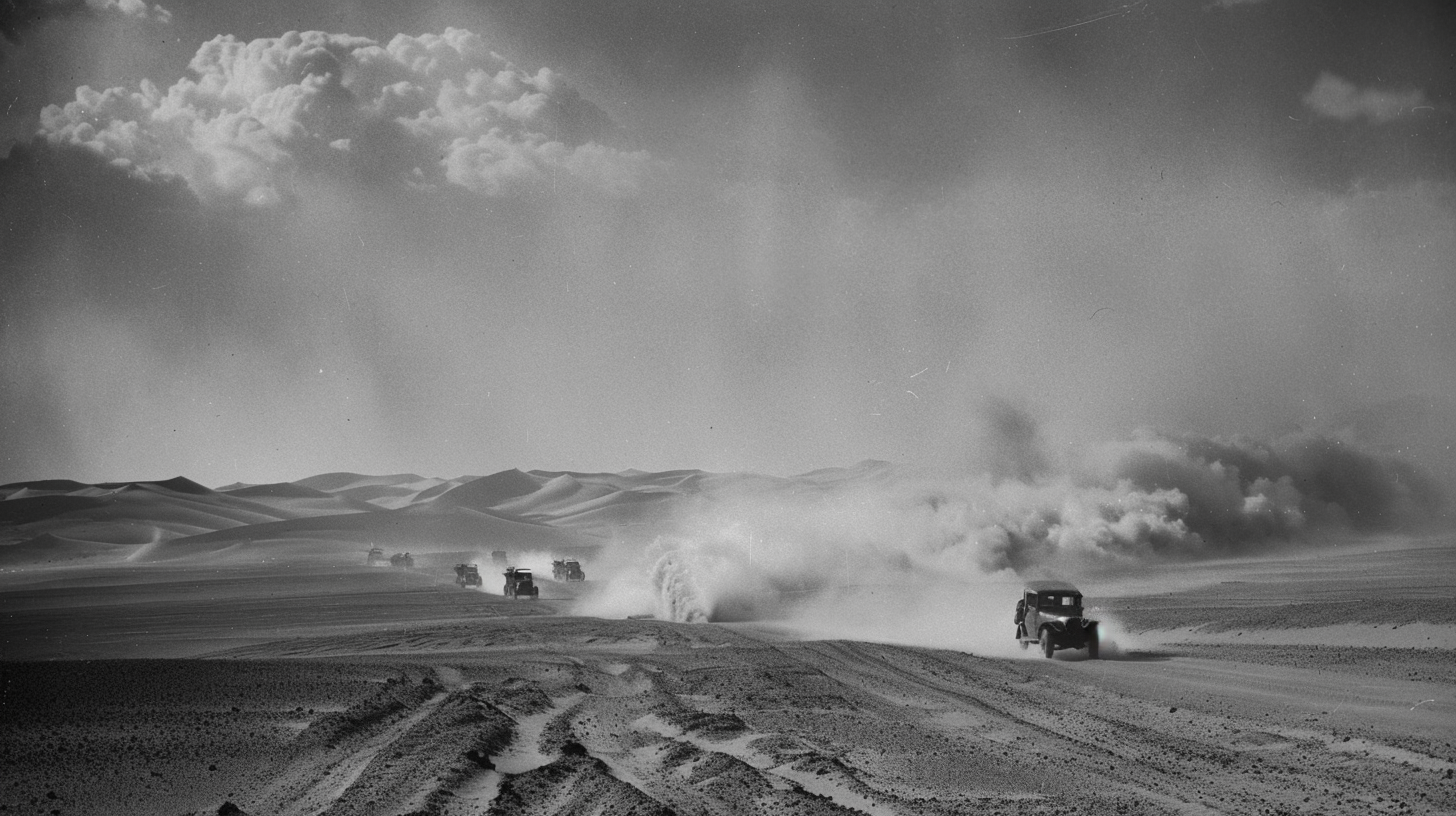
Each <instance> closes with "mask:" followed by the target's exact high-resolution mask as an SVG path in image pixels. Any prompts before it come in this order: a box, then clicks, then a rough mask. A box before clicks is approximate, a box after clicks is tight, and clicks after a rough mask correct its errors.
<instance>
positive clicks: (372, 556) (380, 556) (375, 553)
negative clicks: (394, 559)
mask: <svg viewBox="0 0 1456 816" xmlns="http://www.w3.org/2000/svg"><path fill="white" fill-rule="evenodd" d="M387 560H388V559H386V558H385V557H384V550H382V549H380V548H378V547H370V548H369V558H368V560H366V561H365V562H364V563H366V564H368V565H369V566H371V567H372V566H374V565H375V564H383V563H384V562H385V561H387Z"/></svg>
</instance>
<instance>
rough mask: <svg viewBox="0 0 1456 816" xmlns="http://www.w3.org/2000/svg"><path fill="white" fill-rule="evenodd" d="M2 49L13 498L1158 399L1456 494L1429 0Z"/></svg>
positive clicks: (1448, 257) (1155, 402)
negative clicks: (36, 482)
mask: <svg viewBox="0 0 1456 816" xmlns="http://www.w3.org/2000/svg"><path fill="white" fill-rule="evenodd" d="M385 6H388V7H385ZM0 34H3V38H0V110H3V116H0V156H3V157H4V158H0V482H12V481H20V480H33V479H47V478H70V479H77V480H80V481H87V482H95V481H112V480H129V479H161V478H169V477H172V476H177V475H183V476H187V477H189V478H192V479H194V480H196V481H199V482H202V483H204V484H209V485H213V486H218V485H222V484H227V483H232V482H237V481H243V482H251V483H261V482H273V481H285V480H294V479H299V478H303V477H305V476H309V475H312V474H316V473H322V472H330V471H354V472H362V473H398V472H414V473H419V474H422V475H428V476H440V477H453V476H459V475H463V474H485V473H491V472H495V471H498V470H502V469H505V468H510V467H520V468H522V469H533V468H535V469H546V470H581V471H621V470H624V469H628V468H637V469H641V470H649V471H651V470H666V469H674V468H702V469H706V470H714V471H740V470H741V471H753V472H760V473H770V474H780V475H787V474H792V473H802V472H806V471H809V470H813V469H815V468H821V467H830V466H842V465H850V464H853V463H855V462H858V461H861V460H865V459H877V460H887V461H892V462H897V463H906V464H911V465H923V466H926V467H932V468H940V469H945V470H950V471H954V472H969V473H976V472H983V471H986V470H990V469H992V468H993V466H994V465H995V463H996V461H997V460H998V457H1000V458H1001V459H1004V458H1005V456H1004V454H1005V452H1006V451H1007V450H1008V447H1007V446H1008V444H1009V445H1010V446H1011V447H1010V448H1009V449H1010V450H1011V451H1012V452H1013V453H1015V451H1017V450H1020V448H1017V446H1016V444H1015V441H1016V439H1017V435H1018V434H1019V433H1031V434H1033V435H1035V437H1036V438H1037V439H1038V440H1039V441H1038V444H1039V445H1040V446H1041V448H1043V449H1044V450H1045V451H1047V452H1048V453H1047V454H1046V455H1049V456H1053V457H1061V456H1063V455H1066V456H1073V455H1078V454H1077V452H1079V451H1087V450H1093V449H1095V448H1096V446H1097V445H1098V444H1101V443H1102V442H1105V441H1107V440H1118V439H1128V438H1132V437H1133V436H1135V435H1136V434H1139V433H1146V432H1148V429H1152V430H1153V431H1155V432H1157V433H1162V434H1169V435H1187V436H1183V437H1179V438H1192V437H1198V438H1207V439H1220V440H1236V439H1255V440H1277V439H1280V438H1286V437H1288V436H1289V435H1291V434H1308V433H1319V434H1324V435H1328V436H1329V437H1330V438H1337V439H1343V440H1348V441H1350V442H1351V444H1357V445H1359V446H1360V447H1361V449H1362V450H1371V451H1377V452H1379V453H1380V454H1381V455H1388V456H1393V457H1400V458H1403V459H1405V460H1408V461H1410V462H1413V463H1415V464H1417V465H1419V466H1420V467H1422V468H1424V469H1425V470H1426V471H1428V472H1430V473H1432V474H1434V475H1435V476H1436V477H1437V478H1439V479H1445V480H1447V481H1448V483H1450V482H1451V480H1453V479H1456V451H1453V446H1456V362H1453V361H1456V152H1453V149H1452V145H1453V144H1456V119H1453V108H1452V100H1453V90H1456V45H1453V43H1456V12H1453V11H1452V8H1451V6H1450V5H1449V4H1444V3H1438V2H1432V3H1415V2H1409V3H1403V2H1392V3H1381V4H1370V3H1353V2H1300V0H1266V1H1265V2H1258V1H1257V0H1224V2H1203V3H1128V4H1119V3H1110V2H1081V1H1080V0H1079V1H1076V2H1067V1H1064V0H1059V1H1058V2H1050V1H1049V0H1045V1H1044V0H1037V1H1036V2H1026V1H1025V0H1014V1H1013V0H1006V2H989V3H965V2H957V3H950V2H944V3H934V2H931V3H920V4H904V3H891V2H862V1H860V0H851V1H850V2H844V1H843V0H812V1H810V2H795V3H783V2H777V0H775V1H774V2H768V1H767V0H764V1H763V2H753V1H750V0H739V1H737V2H728V1H727V0H723V1H721V2H707V1H706V0H677V1H676V2H668V0H627V1H626V2H620V3H612V4H604V3H600V2H597V1H596V0H496V1H485V0H482V1H480V2H464V1H463V0H462V1H461V2H437V3H411V4H377V3H362V2H345V1H344V0H330V1H329V2H315V1H313V0H287V2H283V0H271V1H270V0H264V2H257V3H229V2H217V1H215V0H202V1H201V2H195V3H187V4H182V3H180V2H177V1H176V0H172V2H164V3H162V4H156V3H148V2H142V0H10V2H8V3H7V4H5V5H4V6H0ZM1230 444H1232V443H1230ZM1033 475H1034V474H1033Z"/></svg>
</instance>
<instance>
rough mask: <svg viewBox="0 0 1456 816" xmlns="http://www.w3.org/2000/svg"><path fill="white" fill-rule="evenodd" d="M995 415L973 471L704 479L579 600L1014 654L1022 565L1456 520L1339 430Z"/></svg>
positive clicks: (1348, 536) (1253, 546) (1244, 548)
mask: <svg viewBox="0 0 1456 816" xmlns="http://www.w3.org/2000/svg"><path fill="white" fill-rule="evenodd" d="M985 425H986V428H987V439H986V442H985V444H984V445H983V446H982V447H983V449H984V450H985V451H986V453H985V455H984V457H983V458H984V461H985V462H986V467H985V471H984V472H983V473H980V474H978V475H973V476H972V475H965V474H961V475H955V476H949V475H945V474H931V473H926V472H923V471H914V470H911V469H907V468H901V467H896V466H893V465H889V464H886V463H875V462H867V463H862V464H861V465H859V466H856V467H855V468H851V469H848V470H844V471H816V472H815V473H810V474H805V475H803V476H798V477H793V478H790V479H786V480H783V482H782V483H781V484H776V485H773V486H764V485H761V484H760V485H755V486H753V487H751V488H744V487H740V488H739V489H736V490H731V491H729V490H721V491H718V492H716V493H711V492H710V493H708V494H705V495H704V496H703V497H701V501H699V502H698V503H696V504H695V505H694V506H693V507H692V508H691V509H689V510H688V511H685V512H683V513H682V515H681V518H680V519H678V523H677V526H676V529H675V530H674V531H673V532H671V533H666V534H659V535H655V536H652V537H651V538H650V539H648V538H644V540H642V541H639V542H636V543H635V545H634V544H630V543H627V542H624V545H625V546H622V547H620V548H616V550H615V552H614V553H612V554H611V555H609V556H608V557H607V561H606V563H605V564H603V565H602V566H601V571H602V572H603V574H604V575H605V577H607V578H608V579H609V582H608V585H607V586H606V587H604V588H603V590H602V591H601V592H599V593H596V594H594V595H593V596H592V597H590V598H588V599H585V600H583V601H582V604H581V607H580V611H581V612H583V613H584V614H594V615H604V616H628V615H653V616H655V617H659V618H664V619H670V620H676V621H688V622H695V621H715V622H734V621H759V622H765V621H767V622H777V623H779V624H782V625H784V626H786V627H788V628H790V629H792V630H794V631H796V632H799V633H802V634H808V635H811V636H816V637H835V636H843V637H853V638H856V639H868V640H880V641H886V642H895V643H905V644H914V645H929V646H938V647H947V648H957V649H967V650H971V651H976V652H979V653H1003V652H1012V651H1015V650H1016V645H1015V643H1014V640H1013V639H1012V638H1011V636H1010V635H1011V610H1012V607H1013V606H1014V604H1015V600H1016V597H1017V594H1018V592H1019V587H1020V585H1021V583H1022V581H1023V580H1025V579H1033V578H1059V579H1065V580H1071V581H1073V582H1082V583H1084V584H1088V585H1095V584H1099V583H1105V582H1108V581H1115V580H1117V579H1118V578H1119V577H1126V576H1128V575H1130V574H1132V573H1134V572H1136V571H1138V570H1140V569H1142V568H1144V567H1149V566H1154V565H1164V564H1170V563H1174V564H1176V563H1179V562H1188V561H1194V560H1204V559H1211V558H1220V557H1231V556H1245V555H1261V554H1272V553H1277V552H1281V551H1288V550H1294V549H1298V548H1311V547H1321V546H1330V545H1333V544H1337V543H1340V542H1344V541H1349V540H1352V539H1354V538H1356V537H1358V536H1361V535H1367V534H1380V533H1402V532H1414V531H1416V530H1420V529H1422V528H1425V527H1431V526H1435V525H1438V524H1441V523H1442V522H1443V520H1445V517H1444V516H1443V506H1442V491H1441V490H1440V489H1439V486H1438V485H1437V484H1436V483H1435V482H1434V480H1432V479H1431V478H1430V477H1428V476H1426V475H1424V474H1423V473H1422V472H1421V471H1420V470H1419V469H1418V468H1416V467H1415V466H1413V465H1411V464H1409V463H1408V462H1405V461H1404V460H1402V459H1400V458H1398V457H1395V456H1391V455H1388V454H1384V453H1381V452H1378V451H1374V450H1370V449H1367V448H1366V447H1363V446H1362V445H1361V444H1359V443H1358V442H1356V441H1355V440H1354V439H1351V438H1346V437H1342V436H1338V435H1320V434H1316V433H1312V432H1300V433H1295V434H1290V435H1287V436H1284V437H1280V438H1276V439H1272V440H1256V439H1252V438H1246V437H1233V438H1213V437H1198V436H1188V435H1176V434H1169V433H1158V432H1151V431H1145V432H1140V433H1137V434H1134V435H1133V436H1131V437H1130V438H1127V439H1124V440H1119V441H1116V442H1111V443H1106V444H1102V445H1095V446H1089V447H1088V448H1087V449H1086V450H1084V451H1081V452H1078V453H1077V455H1075V456H1066V455H1064V456H1061V457H1058V456H1056V455H1053V453H1052V452H1051V451H1050V450H1049V449H1048V447H1049V446H1047V445H1045V444H1044V443H1043V441H1042V440H1041V439H1040V435H1039V432H1038V429H1037V427H1036V423H1035V422H1034V421H1033V420H1032V419H1030V418H1029V416H1028V415H1027V414H1026V413H1025V412H1021V411H1019V410H1018V409H1016V408H1014V407H1011V406H1008V405H1003V404H993V405H992V406H990V410H988V411H987V412H986V418H985ZM1086 589H1087V587H1086V586H1084V590H1086ZM1088 603H1089V606H1095V604H1096V599H1095V595H1094V594H1093V593H1092V592H1089V598H1088ZM1106 631H1107V633H1108V639H1111V640H1116V641H1121V645H1123V646H1126V645H1127V643H1126V639H1125V636H1118V635H1116V634H1115V633H1116V632H1117V627H1116V624H1115V622H1113V621H1108V622H1107V630H1106ZM1117 645H1118V644H1116V643H1114V644H1112V647H1113V649H1114V650H1115V648H1116V646H1117Z"/></svg>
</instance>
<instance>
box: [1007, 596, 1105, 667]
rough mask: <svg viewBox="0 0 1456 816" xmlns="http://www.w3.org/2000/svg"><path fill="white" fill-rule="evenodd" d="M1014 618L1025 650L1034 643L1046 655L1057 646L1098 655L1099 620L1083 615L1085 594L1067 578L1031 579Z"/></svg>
mask: <svg viewBox="0 0 1456 816" xmlns="http://www.w3.org/2000/svg"><path fill="white" fill-rule="evenodd" d="M1015 620H1016V640H1017V642H1019V643H1020V644H1021V648H1023V649H1025V648H1026V647H1028V646H1030V645H1031V644H1033V643H1035V644H1037V646H1038V647H1039V648H1040V649H1041V652H1042V654H1044V655H1046V656H1047V657H1051V656H1052V654H1053V653H1055V652H1056V651H1057V650H1058V649H1086V650H1087V656H1088V657H1090V658H1093V659H1096V657H1097V652H1098V645H1099V642H1098V635H1099V634H1100V633H1099V632H1098V629H1097V621H1095V620H1088V619H1087V618H1084V617H1082V593H1081V592H1080V591H1078V589H1077V588H1076V587H1074V586H1072V585H1071V584H1069V583H1067V582H1065V581H1028V582H1027V584H1026V588H1025V589H1024V590H1022V593H1021V600H1019V601H1017V602H1016V618H1015Z"/></svg>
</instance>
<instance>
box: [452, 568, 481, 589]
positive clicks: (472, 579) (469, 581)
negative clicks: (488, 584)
mask: <svg viewBox="0 0 1456 816" xmlns="http://www.w3.org/2000/svg"><path fill="white" fill-rule="evenodd" d="M455 583H457V584H459V585H460V586H463V587H478V586H480V569H479V568H478V567H476V566H475V565H474V564H456V565H455Z"/></svg>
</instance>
